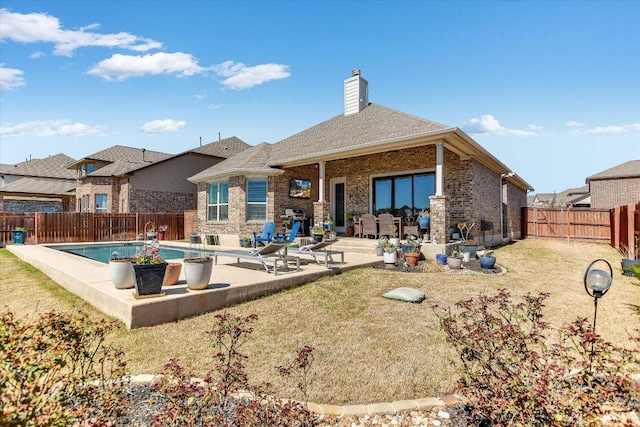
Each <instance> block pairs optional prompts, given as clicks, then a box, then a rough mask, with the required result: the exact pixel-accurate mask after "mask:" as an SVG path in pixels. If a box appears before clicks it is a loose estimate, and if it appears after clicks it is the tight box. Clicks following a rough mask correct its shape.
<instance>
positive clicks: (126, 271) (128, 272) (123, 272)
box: [109, 259, 136, 289]
mask: <svg viewBox="0 0 640 427" xmlns="http://www.w3.org/2000/svg"><path fill="white" fill-rule="evenodd" d="M109 272H110V273H111V281H112V282H113V286H115V287H116V289H131V288H133V286H134V285H135V282H136V279H135V273H134V270H133V261H132V260H131V259H110V260H109Z"/></svg>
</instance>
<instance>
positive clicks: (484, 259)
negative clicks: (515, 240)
mask: <svg viewBox="0 0 640 427" xmlns="http://www.w3.org/2000/svg"><path fill="white" fill-rule="evenodd" d="M479 259H480V266H481V267H482V268H493V266H494V265H495V264H496V257H494V256H493V255H482V256H481V257H479Z"/></svg>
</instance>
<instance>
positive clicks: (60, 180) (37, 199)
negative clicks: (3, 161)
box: [0, 153, 76, 212]
mask: <svg viewBox="0 0 640 427" xmlns="http://www.w3.org/2000/svg"><path fill="white" fill-rule="evenodd" d="M74 161H75V160H74V159H72V158H71V157H69V156H67V155H65V154H62V153H60V154H56V155H54V156H49V157H47V158H44V159H29V160H25V161H24V162H21V163H16V164H15V165H0V212H69V211H74V210H75V189H76V179H75V174H74V173H73V172H72V171H70V170H69V169H67V166H68V165H69V164H71V163H73V162H74Z"/></svg>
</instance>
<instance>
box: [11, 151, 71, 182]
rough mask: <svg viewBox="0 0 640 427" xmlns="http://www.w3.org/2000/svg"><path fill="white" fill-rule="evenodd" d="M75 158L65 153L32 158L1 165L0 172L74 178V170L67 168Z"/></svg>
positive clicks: (24, 175) (16, 174)
mask: <svg viewBox="0 0 640 427" xmlns="http://www.w3.org/2000/svg"><path fill="white" fill-rule="evenodd" d="M73 162H75V160H74V159H73V158H71V157H69V156H67V155H66V154H62V153H60V154H56V155H54V156H49V157H46V158H44V159H32V160H27V161H24V162H20V163H16V164H15V165H2V168H0V173H2V174H5V175H15V176H23V177H29V176H31V177H45V178H64V179H75V177H76V172H74V171H72V170H69V169H68V166H69V165H70V164H72V163H73Z"/></svg>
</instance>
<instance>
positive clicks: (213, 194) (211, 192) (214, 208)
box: [207, 181, 229, 221]
mask: <svg viewBox="0 0 640 427" xmlns="http://www.w3.org/2000/svg"><path fill="white" fill-rule="evenodd" d="M228 219H229V181H220V182H212V183H210V184H209V186H208V188H207V221H227V220H228Z"/></svg>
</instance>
